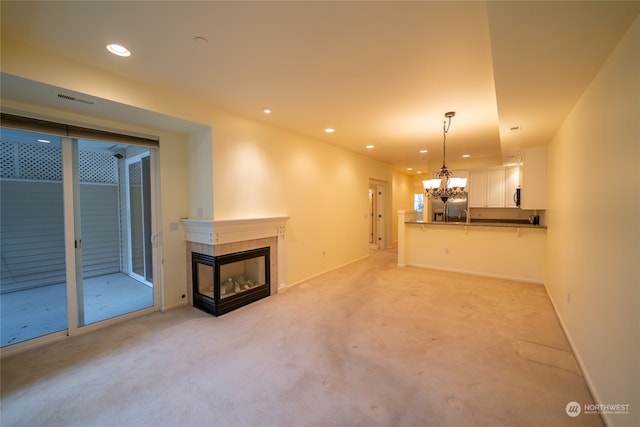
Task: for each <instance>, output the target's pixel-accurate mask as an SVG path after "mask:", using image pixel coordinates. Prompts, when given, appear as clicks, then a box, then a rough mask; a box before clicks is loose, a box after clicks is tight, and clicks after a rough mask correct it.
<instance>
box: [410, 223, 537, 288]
mask: <svg viewBox="0 0 640 427" xmlns="http://www.w3.org/2000/svg"><path fill="white" fill-rule="evenodd" d="M546 229H547V227H546V226H544V225H533V224H529V223H512V222H511V223H510V222H485V221H483V222H470V223H466V222H422V221H415V212H414V211H399V212H398V265H399V266H401V267H404V266H412V267H422V268H432V269H438V270H447V271H455V272H460V273H468V274H477V275H482V276H490V277H499V278H505V279H511V280H518V281H525V282H531V283H539V284H542V283H544V272H545V253H546Z"/></svg>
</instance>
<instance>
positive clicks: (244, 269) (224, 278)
mask: <svg viewBox="0 0 640 427" xmlns="http://www.w3.org/2000/svg"><path fill="white" fill-rule="evenodd" d="M265 283H266V271H265V257H264V256H259V257H254V258H250V259H246V260H241V261H236V262H230V263H227V264H222V265H220V299H225V298H228V297H230V296H234V295H238V294H241V293H243V292H246V291H249V290H251V289H254V288H256V287H259V286H263V285H265Z"/></svg>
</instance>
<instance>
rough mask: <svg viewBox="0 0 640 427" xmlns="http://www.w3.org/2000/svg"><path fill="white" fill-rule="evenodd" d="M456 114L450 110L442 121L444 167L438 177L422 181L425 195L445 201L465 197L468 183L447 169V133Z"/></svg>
mask: <svg viewBox="0 0 640 427" xmlns="http://www.w3.org/2000/svg"><path fill="white" fill-rule="evenodd" d="M455 115H456V112H455V111H449V112H448V113H445V114H444V117H445V120H444V122H443V123H442V131H443V139H442V167H441V168H440V171H439V172H438V174H437V175H436V177H437V178H434V179H427V180H425V181H422V184H423V185H424V193H425V196H427V197H434V198H439V199H440V200H442V201H443V202H444V203H446V202H447V200H449V199H456V198H460V197H463V196H464V195H465V193H464V187H465V186H466V185H467V179H466V178H454V177H453V176H452V175H453V173H452V172H451V171H450V170H449V169H447V163H446V157H447V133H448V132H449V127H450V126H451V117H454V116H455Z"/></svg>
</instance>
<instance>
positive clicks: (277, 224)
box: [181, 216, 289, 245]
mask: <svg viewBox="0 0 640 427" xmlns="http://www.w3.org/2000/svg"><path fill="white" fill-rule="evenodd" d="M288 219H289V217H288V216H281V217H270V218H250V219H226V220H211V219H188V218H185V219H182V220H181V221H182V223H183V224H184V226H185V228H186V236H185V239H186V241H188V242H193V243H203V244H206V245H220V244H223V243H233V242H241V241H243V240H253V239H263V238H265V237H273V236H275V237H278V238H280V237H284V235H285V225H286V223H287V220H288ZM278 240H280V239H278Z"/></svg>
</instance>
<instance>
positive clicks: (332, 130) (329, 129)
mask: <svg viewBox="0 0 640 427" xmlns="http://www.w3.org/2000/svg"><path fill="white" fill-rule="evenodd" d="M324 131H325V132H326V133H334V132H335V131H336V130H335V129H334V128H326V129H325V130H324Z"/></svg>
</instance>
